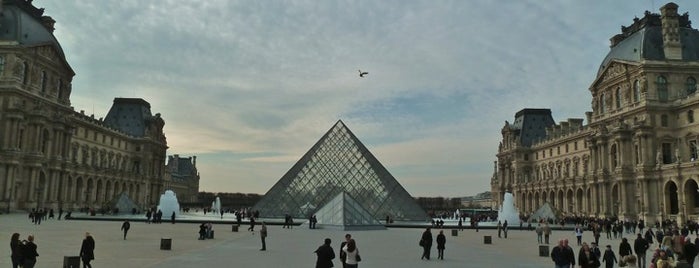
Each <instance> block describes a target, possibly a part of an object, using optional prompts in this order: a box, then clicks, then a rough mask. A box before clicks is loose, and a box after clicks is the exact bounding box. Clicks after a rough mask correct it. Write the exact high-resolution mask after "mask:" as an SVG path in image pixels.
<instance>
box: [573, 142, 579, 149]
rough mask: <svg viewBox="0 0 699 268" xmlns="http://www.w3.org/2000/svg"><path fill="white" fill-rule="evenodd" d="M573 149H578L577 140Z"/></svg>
mask: <svg viewBox="0 0 699 268" xmlns="http://www.w3.org/2000/svg"><path fill="white" fill-rule="evenodd" d="M573 150H576V151H577V150H578V142H577V141H576V142H575V143H574V144H573Z"/></svg>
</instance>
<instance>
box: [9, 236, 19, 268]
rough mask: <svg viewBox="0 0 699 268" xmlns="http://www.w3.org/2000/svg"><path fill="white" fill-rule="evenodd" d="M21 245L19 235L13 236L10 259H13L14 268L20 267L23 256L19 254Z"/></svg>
mask: <svg viewBox="0 0 699 268" xmlns="http://www.w3.org/2000/svg"><path fill="white" fill-rule="evenodd" d="M19 243H20V242H19V234H18V233H14V234H12V237H11V238H10V250H12V251H11V252H12V254H11V255H10V259H12V268H17V267H19V265H20V258H21V254H20V252H19Z"/></svg>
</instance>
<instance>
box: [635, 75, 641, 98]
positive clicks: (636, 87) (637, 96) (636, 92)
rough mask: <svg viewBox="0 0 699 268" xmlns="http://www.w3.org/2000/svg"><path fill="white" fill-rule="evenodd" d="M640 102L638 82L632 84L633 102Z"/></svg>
mask: <svg viewBox="0 0 699 268" xmlns="http://www.w3.org/2000/svg"><path fill="white" fill-rule="evenodd" d="M640 100H641V82H639V81H638V80H636V81H634V82H633V102H639V101H640Z"/></svg>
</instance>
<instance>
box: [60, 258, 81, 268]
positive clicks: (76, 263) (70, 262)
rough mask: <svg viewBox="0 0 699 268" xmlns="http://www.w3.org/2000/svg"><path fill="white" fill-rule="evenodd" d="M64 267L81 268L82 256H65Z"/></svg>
mask: <svg viewBox="0 0 699 268" xmlns="http://www.w3.org/2000/svg"><path fill="white" fill-rule="evenodd" d="M63 268H80V256H64V257H63Z"/></svg>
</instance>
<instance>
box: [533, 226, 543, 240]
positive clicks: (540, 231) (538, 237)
mask: <svg viewBox="0 0 699 268" xmlns="http://www.w3.org/2000/svg"><path fill="white" fill-rule="evenodd" d="M534 230H535V232H536V242H537V243H539V244H543V243H544V237H543V235H544V227H541V223H539V225H537V226H536V229H534Z"/></svg>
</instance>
